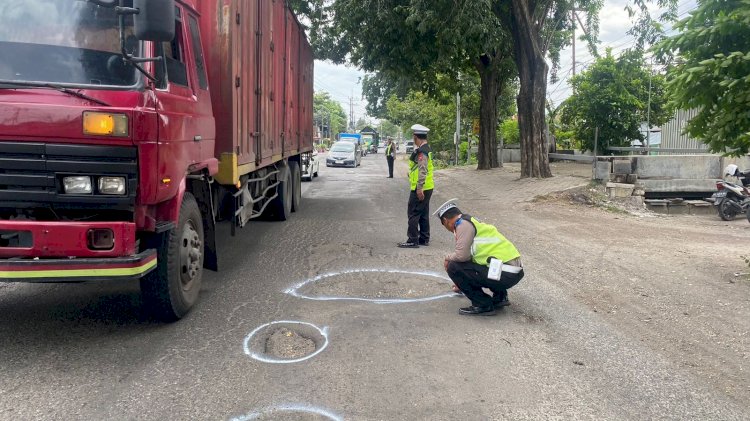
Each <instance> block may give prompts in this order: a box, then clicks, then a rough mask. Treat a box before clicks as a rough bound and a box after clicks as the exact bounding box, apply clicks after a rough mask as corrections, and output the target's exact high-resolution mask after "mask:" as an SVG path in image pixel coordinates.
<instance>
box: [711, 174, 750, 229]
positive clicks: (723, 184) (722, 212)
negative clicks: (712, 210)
mask: <svg viewBox="0 0 750 421" xmlns="http://www.w3.org/2000/svg"><path fill="white" fill-rule="evenodd" d="M727 176H732V177H737V178H738V179H739V180H740V183H741V184H736V183H731V182H729V181H726V180H722V181H717V182H716V189H717V192H716V193H714V194H713V196H711V198H712V199H713V202H714V206H716V209H717V210H718V213H719V217H720V218H721V219H723V220H725V221H731V220H733V219H734V218H735V217H736V216H737V215H742V214H746V215H747V218H748V221H750V190H748V188H747V186H748V185H750V170H746V171H744V172H743V171H740V170H739V168H737V166H736V165H734V164H731V165H728V166H727V167H726V168H725V169H724V177H727Z"/></svg>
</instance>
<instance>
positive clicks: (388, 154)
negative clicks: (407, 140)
mask: <svg viewBox="0 0 750 421" xmlns="http://www.w3.org/2000/svg"><path fill="white" fill-rule="evenodd" d="M385 159H386V160H387V161H388V178H393V161H394V160H395V159H396V148H394V147H393V139H391V137H390V136H389V137H388V144H387V145H386V147H385Z"/></svg>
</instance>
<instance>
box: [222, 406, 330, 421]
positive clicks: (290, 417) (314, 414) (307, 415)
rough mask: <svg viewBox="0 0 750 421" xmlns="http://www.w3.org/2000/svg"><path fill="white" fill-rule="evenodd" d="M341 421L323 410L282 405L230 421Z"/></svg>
mask: <svg viewBox="0 0 750 421" xmlns="http://www.w3.org/2000/svg"><path fill="white" fill-rule="evenodd" d="M249 420H259V421H271V420H273V421H341V417H339V416H338V415H336V414H334V413H332V412H331V411H328V410H327V409H323V408H315V407H310V406H304V405H282V406H278V407H273V408H266V409H263V410H261V411H257V412H253V413H252V414H248V415H243V416H241V417H237V418H233V419H232V421H249Z"/></svg>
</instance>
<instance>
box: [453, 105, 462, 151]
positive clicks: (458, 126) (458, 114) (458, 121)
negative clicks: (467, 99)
mask: <svg viewBox="0 0 750 421" xmlns="http://www.w3.org/2000/svg"><path fill="white" fill-rule="evenodd" d="M454 142H455V143H456V165H458V151H459V149H458V145H460V144H461V92H459V91H457V92H456V138H455V139H454Z"/></svg>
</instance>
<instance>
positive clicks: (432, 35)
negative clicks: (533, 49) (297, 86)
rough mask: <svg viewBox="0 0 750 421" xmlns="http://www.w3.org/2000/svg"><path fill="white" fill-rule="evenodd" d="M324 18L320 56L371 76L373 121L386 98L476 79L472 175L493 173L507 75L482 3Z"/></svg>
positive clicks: (373, 5)
mask: <svg viewBox="0 0 750 421" xmlns="http://www.w3.org/2000/svg"><path fill="white" fill-rule="evenodd" d="M328 12H329V14H330V15H331V16H333V19H332V21H331V24H330V25H329V26H328V27H327V28H326V29H325V30H324V31H323V32H324V34H325V36H324V38H326V39H325V40H324V41H323V42H322V43H321V45H323V50H324V51H323V53H324V56H325V57H326V58H329V59H331V60H333V61H335V62H342V61H345V60H347V61H349V62H351V63H353V64H355V65H357V66H359V67H360V68H362V69H364V70H365V71H368V72H375V73H376V74H375V76H374V77H373V78H369V79H367V80H366V81H365V83H364V88H365V90H366V92H369V93H374V94H375V95H374V96H376V97H377V98H378V100H377V101H372V99H373V98H372V97H371V96H370V95H368V99H370V102H371V104H373V105H372V108H371V109H370V111H371V112H373V111H374V112H375V115H377V116H381V115H382V113H384V110H383V108H382V107H383V104H384V99H385V98H390V97H391V95H393V94H394V93H396V94H398V95H399V97H401V98H404V95H405V94H406V92H408V91H409V90H421V91H424V92H428V93H430V94H434V93H436V92H437V91H438V86H437V84H438V77H439V75H449V76H451V78H452V79H453V80H456V79H458V75H459V74H461V75H471V74H474V72H476V74H479V75H480V76H481V88H480V90H481V105H480V109H481V111H480V114H481V116H482V118H481V121H482V123H481V127H482V128H481V130H480V153H479V168H480V169H488V168H491V167H493V166H497V159H496V156H495V154H494V145H495V142H496V130H497V99H498V96H499V95H500V93H501V92H502V89H503V87H504V86H505V84H504V83H503V82H505V81H507V80H510V79H512V77H513V75H514V70H513V64H512V61H511V57H510V56H511V49H510V46H511V44H510V42H509V37H508V33H507V31H505V30H504V29H503V27H502V26H501V25H500V22H499V21H498V19H497V17H496V16H495V15H494V14H493V13H492V12H491V10H490V2H489V1H475V0H457V1H456V0H335V1H334V2H333V4H332V6H331V7H330V9H328ZM454 92H455V91H454ZM493 157H494V158H493Z"/></svg>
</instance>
